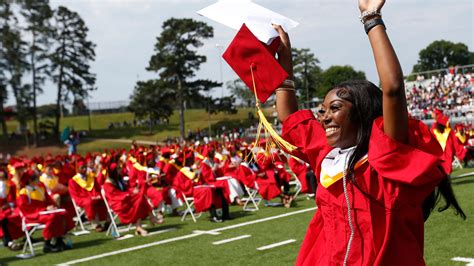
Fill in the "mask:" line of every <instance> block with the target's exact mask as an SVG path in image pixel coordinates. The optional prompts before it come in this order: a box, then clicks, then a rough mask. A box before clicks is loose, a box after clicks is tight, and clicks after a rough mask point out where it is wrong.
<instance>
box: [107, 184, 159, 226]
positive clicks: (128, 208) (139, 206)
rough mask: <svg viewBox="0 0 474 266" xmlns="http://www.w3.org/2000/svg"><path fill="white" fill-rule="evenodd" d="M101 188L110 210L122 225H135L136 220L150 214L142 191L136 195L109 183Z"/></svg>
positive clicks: (149, 208)
mask: <svg viewBox="0 0 474 266" xmlns="http://www.w3.org/2000/svg"><path fill="white" fill-rule="evenodd" d="M103 188H104V190H105V197H106V198H107V202H108V203H109V205H110V208H111V209H112V210H113V211H114V212H115V213H116V214H117V215H118V216H119V218H120V221H121V222H122V223H123V224H130V223H135V222H137V221H138V219H144V218H146V217H147V215H148V214H149V213H150V212H151V206H150V204H148V202H147V199H146V198H145V196H144V192H143V190H141V191H139V192H138V193H136V194H135V193H133V192H130V191H128V190H125V191H121V190H120V189H118V188H117V187H115V186H114V185H113V184H112V183H110V182H105V183H104V185H103Z"/></svg>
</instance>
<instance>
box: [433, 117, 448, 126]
mask: <svg viewBox="0 0 474 266" xmlns="http://www.w3.org/2000/svg"><path fill="white" fill-rule="evenodd" d="M448 121H449V117H447V116H445V115H442V114H440V115H438V116H437V117H436V122H437V123H438V124H441V125H443V126H447V124H448Z"/></svg>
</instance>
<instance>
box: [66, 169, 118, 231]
mask: <svg viewBox="0 0 474 266" xmlns="http://www.w3.org/2000/svg"><path fill="white" fill-rule="evenodd" d="M100 189H101V187H100V184H99V182H97V180H96V177H95V174H94V173H93V172H89V173H87V168H86V163H85V161H84V160H79V161H78V162H77V174H76V175H75V176H73V177H72V178H71V179H70V180H69V193H70V194H71V197H72V198H73V199H74V201H75V202H76V204H77V205H78V206H79V207H81V208H84V210H85V211H86V216H87V219H88V220H89V221H90V222H91V223H92V226H94V227H95V229H96V231H97V232H102V231H104V228H107V227H108V225H107V223H108V222H106V224H105V225H104V226H101V225H100V223H99V221H103V220H108V219H109V218H108V215H107V208H106V207H105V204H104V201H103V200H102V196H101V194H100Z"/></svg>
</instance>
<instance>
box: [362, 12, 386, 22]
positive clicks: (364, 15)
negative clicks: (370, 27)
mask: <svg viewBox="0 0 474 266" xmlns="http://www.w3.org/2000/svg"><path fill="white" fill-rule="evenodd" d="M372 16H380V17H381V16H382V12H381V11H380V10H377V9H374V10H371V11H367V10H366V11H363V12H362V13H361V14H360V16H359V19H360V22H362V24H364V23H365V20H366V19H367V18H368V17H372Z"/></svg>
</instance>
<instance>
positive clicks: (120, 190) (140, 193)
mask: <svg viewBox="0 0 474 266" xmlns="http://www.w3.org/2000/svg"><path fill="white" fill-rule="evenodd" d="M107 173H108V175H107V179H106V181H105V183H104V185H103V188H104V190H105V197H106V198H107V202H108V203H109V206H110V208H111V209H112V210H113V211H114V212H115V213H116V214H117V215H118V217H119V218H120V221H121V222H122V223H123V224H130V223H133V224H135V226H136V231H135V234H136V235H142V236H146V235H147V234H148V232H147V231H146V230H145V229H143V227H142V224H141V221H142V219H145V218H146V217H147V216H149V217H150V222H151V223H152V224H158V223H162V222H163V220H162V219H161V220H159V219H158V218H157V217H156V216H155V215H153V212H152V207H151V205H150V204H149V203H148V200H147V198H146V196H145V191H144V189H145V187H141V188H140V189H138V188H136V189H134V190H129V189H128V185H127V184H126V183H125V182H124V180H123V169H122V167H121V166H119V165H118V164H117V163H115V162H113V163H111V164H110V165H109V167H108V171H107Z"/></svg>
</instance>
